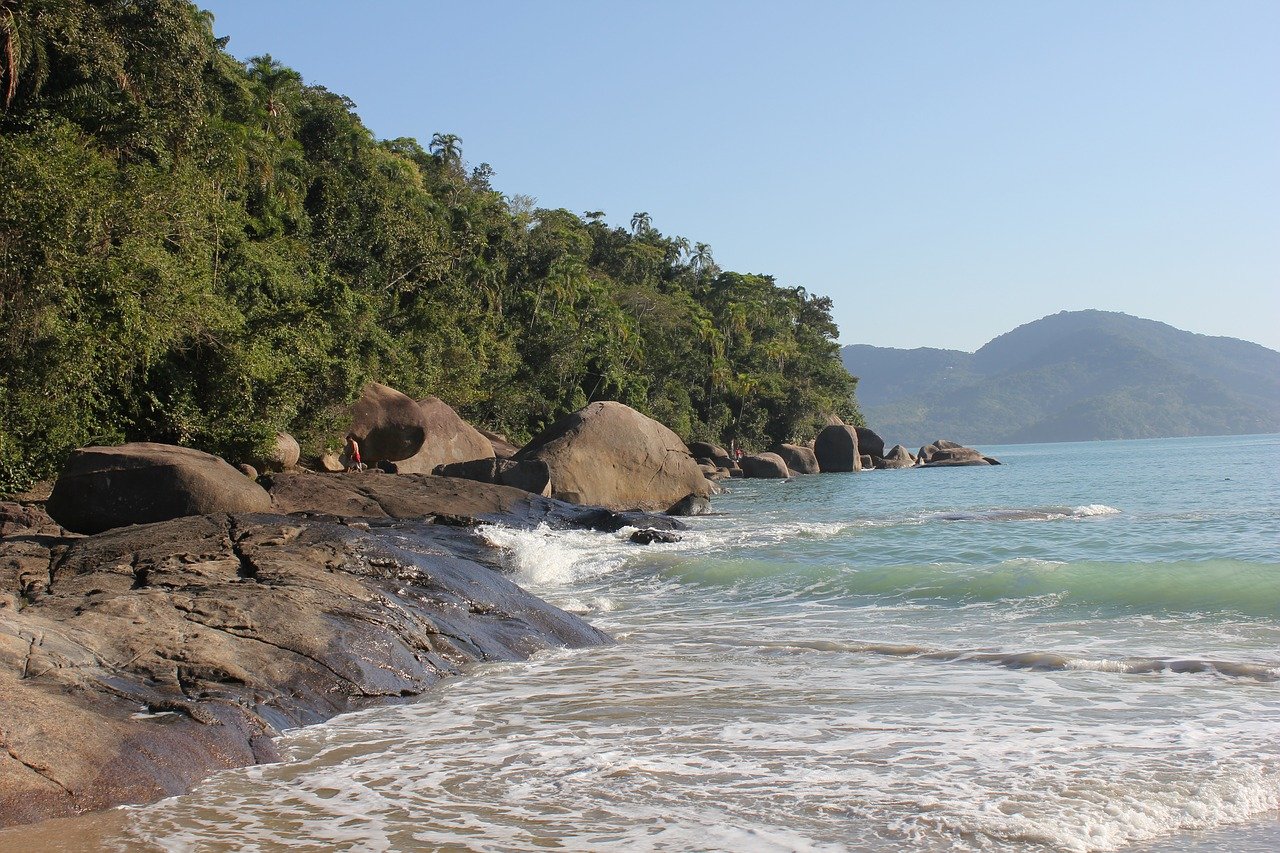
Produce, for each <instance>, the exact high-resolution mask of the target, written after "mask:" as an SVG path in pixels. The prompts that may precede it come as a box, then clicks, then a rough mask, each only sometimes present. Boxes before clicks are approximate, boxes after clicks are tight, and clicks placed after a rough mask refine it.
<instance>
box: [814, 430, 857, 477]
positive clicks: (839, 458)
mask: <svg viewBox="0 0 1280 853" xmlns="http://www.w3.org/2000/svg"><path fill="white" fill-rule="evenodd" d="M813 452H814V455H815V456H817V457H818V467H819V468H820V469H821V470H822V473H824V474H828V473H831V472H833V471H835V472H839V471H859V470H861V469H862V460H861V459H859V458H858V456H859V454H858V431H857V430H856V429H855V428H854V427H851V426H847V425H845V424H832V425H830V426H827V427H823V429H822V432H820V433H818V437H817V439H815V440H814V443H813Z"/></svg>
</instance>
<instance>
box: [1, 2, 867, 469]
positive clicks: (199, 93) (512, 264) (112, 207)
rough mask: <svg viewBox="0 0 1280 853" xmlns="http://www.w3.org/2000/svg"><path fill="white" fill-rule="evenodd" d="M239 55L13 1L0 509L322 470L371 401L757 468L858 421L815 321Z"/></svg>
mask: <svg viewBox="0 0 1280 853" xmlns="http://www.w3.org/2000/svg"><path fill="white" fill-rule="evenodd" d="M225 43H226V40H225V39H218V38H216V37H215V35H214V29H213V21H212V18H211V16H209V15H208V14H207V13H202V12H200V11H199V10H198V9H197V8H196V7H195V6H194V5H191V4H190V3H187V2H183V0H118V2H112V3H101V2H89V0H21V2H17V0H0V199H3V204H2V205H0V323H3V327H4V329H5V334H4V336H3V338H0V491H3V490H7V489H11V488H14V487H16V486H18V485H21V484H22V482H24V481H27V480H30V479H31V478H33V477H37V476H43V475H47V474H49V473H50V472H52V471H53V470H54V469H55V468H56V467H57V465H58V464H60V462H61V460H62V458H63V457H64V456H65V454H66V453H67V452H68V450H69V449H70V448H73V447H76V446H79V445H84V444H88V443H95V442H97V443H103V442H118V441H122V440H156V441H168V442H175V443H182V444H187V445H192V446H198V447H203V448H206V449H209V450H212V451H215V452H219V453H222V454H224V455H226V456H228V457H229V458H232V459H236V458H242V457H245V456H248V455H250V454H251V453H252V452H253V451H254V449H255V448H256V447H258V446H260V445H261V444H262V443H264V442H265V441H267V440H268V439H269V437H270V436H272V435H273V434H274V433H275V432H276V431H277V430H287V431H291V432H293V433H294V434H295V435H297V436H298V437H299V438H300V439H301V440H302V441H303V443H304V446H308V447H309V448H310V449H311V450H312V451H316V450H319V449H320V448H321V447H322V446H323V445H325V444H326V443H327V442H328V441H330V440H331V439H332V437H333V435H334V432H333V430H334V426H335V424H336V421H337V419H338V418H339V416H340V414H341V412H342V411H343V409H344V407H345V406H346V405H347V404H348V403H349V402H350V401H351V400H352V399H353V398H354V396H355V395H356V394H357V393H358V391H359V389H360V387H361V386H362V385H363V384H364V383H365V382H367V381H369V380H375V379H376V380H379V381H382V382H385V383H387V384H390V385H392V386H395V387H397V388H400V389H401V390H403V391H405V392H406V393H408V394H410V395H415V396H422V395H426V394H436V395H438V396H440V397H442V398H443V399H445V400H446V401H448V402H449V403H451V404H453V405H454V406H456V407H457V408H458V409H459V410H460V411H461V412H462V414H463V415H464V416H466V417H468V418H470V419H472V420H473V421H475V422H477V423H479V424H481V425H484V426H488V427H490V428H494V429H497V430H501V431H505V432H508V433H510V434H511V436H512V437H513V438H514V439H516V440H519V439H522V438H524V437H527V436H528V435H529V434H530V433H531V432H533V431H536V430H537V429H539V428H540V427H542V426H543V425H545V424H546V423H547V422H549V421H550V420H552V419H554V418H556V417H558V416H559V415H560V414H563V413H564V412H566V411H570V410H572V409H575V408H577V407H580V406H582V405H584V404H586V403H587V402H589V401H592V400H601V399H614V400H620V401H622V402H625V403H627V404H629V405H631V406H634V407H636V408H638V409H640V410H641V411H644V412H646V413H648V414H650V415H652V416H653V417H656V418H658V419H660V420H662V421H664V422H665V423H667V424H668V425H670V426H671V427H672V428H673V429H675V430H676V431H677V432H679V433H681V434H682V435H683V436H685V437H686V438H688V439H711V440H715V441H719V442H725V443H727V442H729V441H733V440H737V441H739V442H741V443H744V444H746V445H748V446H752V445H764V444H767V443H770V442H773V441H779V440H786V439H800V438H805V437H808V436H810V435H812V433H813V431H814V429H815V426H816V425H817V424H819V423H820V422H821V419H822V417H823V416H824V415H826V414H828V413H837V414H840V415H843V416H844V417H845V418H847V419H856V418H857V410H856V404H855V402H854V400H853V380H852V379H850V377H849V376H848V374H847V373H846V372H845V370H844V369H843V367H842V366H841V365H840V362H839V357H838V352H837V347H836V344H835V343H834V340H835V335H836V329H835V327H834V325H833V324H832V321H831V317H830V302H829V300H827V299H826V298H824V297H819V296H815V295H812V294H809V293H807V292H806V291H805V290H804V289H803V288H800V287H779V286H778V285H777V284H776V283H775V282H774V280H773V279H771V278H770V277H768V276H763V275H743V274H738V273H733V272H727V271H722V270H721V269H720V268H719V267H718V266H717V265H716V264H715V263H714V261H713V260H712V257H711V249H710V247H709V246H707V245H706V244H704V243H696V244H694V247H695V248H694V249H693V250H692V251H691V250H690V248H689V246H690V243H689V241H687V240H685V239H683V238H678V237H669V236H665V235H663V234H662V233H661V232H659V231H658V230H657V229H656V228H655V227H654V226H653V223H652V221H651V218H650V216H649V214H647V213H643V212H640V213H636V214H635V215H634V216H632V217H631V218H630V220H629V222H628V225H629V227H625V228H624V227H611V226H610V225H608V224H607V223H606V222H605V220H604V215H603V213H601V212H600V211H591V212H589V213H587V214H584V215H583V216H577V215H575V214H573V213H570V212H568V211H565V210H542V209H537V208H536V206H535V205H534V204H533V203H532V200H531V199H529V198H528V197H524V196H512V197H510V198H508V197H505V196H503V195H502V194H501V193H499V192H498V191H496V190H495V189H494V188H493V187H492V185H491V179H492V176H493V170H492V169H491V168H490V167H489V166H488V165H487V164H480V165H479V166H477V167H475V168H473V169H470V170H468V168H467V166H466V163H465V161H464V159H463V149H462V140H461V139H460V138H459V137H458V136H456V135H454V134H449V133H437V134H435V135H434V136H433V137H432V139H431V141H430V143H429V144H428V146H427V147H426V148H424V147H423V146H422V145H421V144H420V143H418V142H416V141H414V140H412V139H393V140H387V141H379V140H377V139H375V138H374V136H373V134H372V133H370V132H369V130H368V129H367V128H365V126H364V125H363V124H362V123H361V121H360V119H359V117H358V116H357V115H356V113H355V111H354V105H353V104H352V103H351V102H350V101H349V100H348V99H346V98H344V97H342V96H341V95H337V94H334V93H332V92H329V91H327V90H326V89H324V88H322V87H319V86H309V85H306V84H305V83H304V81H303V79H302V77H301V76H300V75H299V74H298V73H297V72H295V71H293V70H291V69H289V68H286V67H284V66H282V65H281V64H280V63H279V62H277V61H275V60H274V59H272V58H271V57H270V56H261V57H257V58H254V59H252V60H250V61H249V62H247V63H242V62H240V61H237V60H236V59H234V58H233V57H231V56H230V55H229V54H228V53H226V52H225V50H224V47H225Z"/></svg>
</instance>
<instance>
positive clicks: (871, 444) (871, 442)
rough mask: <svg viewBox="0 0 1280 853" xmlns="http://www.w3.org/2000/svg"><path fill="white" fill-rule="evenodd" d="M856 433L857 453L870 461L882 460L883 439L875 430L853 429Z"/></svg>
mask: <svg viewBox="0 0 1280 853" xmlns="http://www.w3.org/2000/svg"><path fill="white" fill-rule="evenodd" d="M854 429H856V430H857V431H858V452H859V453H862V454H864V455H866V456H870V457H871V458H872V459H883V458H884V439H883V438H881V437H880V436H879V435H877V434H876V432H875V430H871V429H867V428H866V427H854Z"/></svg>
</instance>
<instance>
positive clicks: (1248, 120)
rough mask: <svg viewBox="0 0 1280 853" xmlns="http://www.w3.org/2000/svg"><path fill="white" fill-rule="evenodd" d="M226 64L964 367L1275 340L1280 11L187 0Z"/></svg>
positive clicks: (1279, 296) (1060, 3) (1180, 3)
mask: <svg viewBox="0 0 1280 853" xmlns="http://www.w3.org/2000/svg"><path fill="white" fill-rule="evenodd" d="M201 5H202V6H203V7H204V8H208V9H209V10H210V11H212V12H213V13H214V14H215V16H216V24H215V30H216V32H217V33H218V34H219V35H228V36H230V37H231V42H230V44H229V45H228V49H229V50H230V51H231V52H232V53H233V54H235V55H236V56H238V57H241V58H247V57H250V56H253V55H256V54H260V53H271V54H272V55H273V56H274V57H275V58H276V59H278V60H280V61H282V62H284V63H285V64H286V65H289V66H291V67H293V68H295V69H297V70H298V71H300V72H301V73H302V75H303V77H304V78H305V79H306V80H307V82H309V83H318V84H321V85H324V86H327V87H328V88H330V89H332V90H333V91H336V92H340V93H342V94H345V95H347V96H349V97H350V98H352V99H353V100H354V101H355V102H356V104H357V106H358V111H359V113H360V115H361V117H362V118H363V119H364V121H365V123H366V124H367V125H368V126H369V127H370V129H371V130H372V131H373V132H374V133H375V134H376V135H377V136H379V137H380V138H392V137H397V136H413V137H417V138H418V139H420V140H422V141H423V142H426V141H427V140H429V139H430V137H431V134H432V133H434V132H444V133H455V134H457V135H458V136H460V137H462V140H463V154H464V156H465V158H466V160H467V161H468V162H469V163H470V164H472V165H474V164H478V163H481V162H488V163H490V164H491V165H492V166H493V168H494V169H495V170H496V177H495V180H494V184H495V186H496V187H497V188H498V189H500V190H501V191H503V192H504V193H507V194H508V195H513V194H516V193H523V194H527V195H531V196H534V197H535V198H537V200H538V204H539V205H540V206H542V207H565V208H568V209H570V210H572V211H575V212H578V213H581V212H583V211H585V210H603V211H605V212H606V214H607V218H608V221H610V222H612V223H614V224H621V225H626V224H628V223H629V221H630V219H631V214H632V213H633V212H635V211H639V210H644V211H648V212H649V213H650V214H651V215H652V218H653V224H654V226H655V227H657V228H659V229H660V230H661V231H663V232H664V233H666V234H680V235H684V236H686V237H688V238H689V239H690V240H693V241H703V242H706V243H709V244H711V246H712V248H713V251H714V253H715V257H716V260H717V261H718V262H719V263H720V264H721V266H723V267H725V268H728V269H734V270H738V271H742V272H763V273H770V274H773V275H774V276H776V277H777V279H778V280H779V282H780V283H782V284H786V285H803V286H804V287H806V288H808V289H809V290H810V291H812V292H817V293H823V294H826V295H829V296H831V297H832V299H833V300H834V302H835V317H836V320H837V322H839V324H840V329H841V340H842V343H846V344H848V343H870V344H876V345H880V346H896V347H916V346H938V347H948V348H957V349H966V350H972V349H974V348H976V347H978V346H980V345H981V344H982V343H984V342H985V341H987V340H988V339H990V338H991V337H993V336H994V335H996V334H999V333H1000V332H1003V331H1007V330H1008V329H1011V328H1013V327H1014V326H1017V325H1020V324H1022V323H1026V322H1030V321H1031V320H1034V319H1037V318H1039V317H1041V316H1044V315H1046V314H1051V313H1054V312H1056V311H1059V310H1062V309H1073V310H1074V309H1081V308H1101V309H1106V310H1115V311H1124V312H1127V313H1130V314H1135V315H1138V316H1142V317H1149V318H1151V319H1155V320H1161V321H1164V322H1167V323H1171V324H1172V325H1175V326H1178V327H1180V328H1184V329H1189V330H1191V331H1195V332H1202V333H1206V334H1215V335H1230V336H1232V337H1240V338H1245V339H1248V340H1252V341H1256V342H1258V343H1261V344H1264V345H1266V346H1269V347H1271V348H1273V349H1280V47H1278V45H1280V2H1275V0H1260V2H1239V0H1225V2H1212V3H1205V2H1187V1H1186V0H1159V2H1089V1H1088V0H1084V1H1083V2H1082V0H1070V1H1069V2H1068V1H1067V0H1046V2H1022V0H1017V1H1016V2H1014V0H1010V2H964V3H953V2H876V3H870V2H801V3H796V4H789V5H788V7H787V8H784V6H783V4H780V3H776V2H769V3H763V2H645V3H629V4H623V3H602V2H590V1H589V0H574V2H565V1H564V0H561V2H552V0H546V2H516V1H515V0H511V2H475V0H468V2H450V3H423V2H410V0H398V1H397V2H369V3H360V4H353V3H350V2H343V3H337V2H328V0H325V2H319V1H318V0H306V2H302V0H272V2H263V0H205V2H203V3H201Z"/></svg>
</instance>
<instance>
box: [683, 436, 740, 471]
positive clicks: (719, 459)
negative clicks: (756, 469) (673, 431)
mask: <svg viewBox="0 0 1280 853" xmlns="http://www.w3.org/2000/svg"><path fill="white" fill-rule="evenodd" d="M689 452H690V453H692V454H693V456H694V458H695V459H699V460H701V459H706V460H707V461H708V462H710V463H711V464H712V465H714V466H716V467H717V468H725V469H728V468H733V467H736V466H735V463H734V461H733V457H732V456H730V455H729V452H728V451H727V450H725V449H724V448H723V447H721V446H720V445H718V444H711V443H710V442H707V441H695V442H694V443H693V444H690V445H689Z"/></svg>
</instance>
